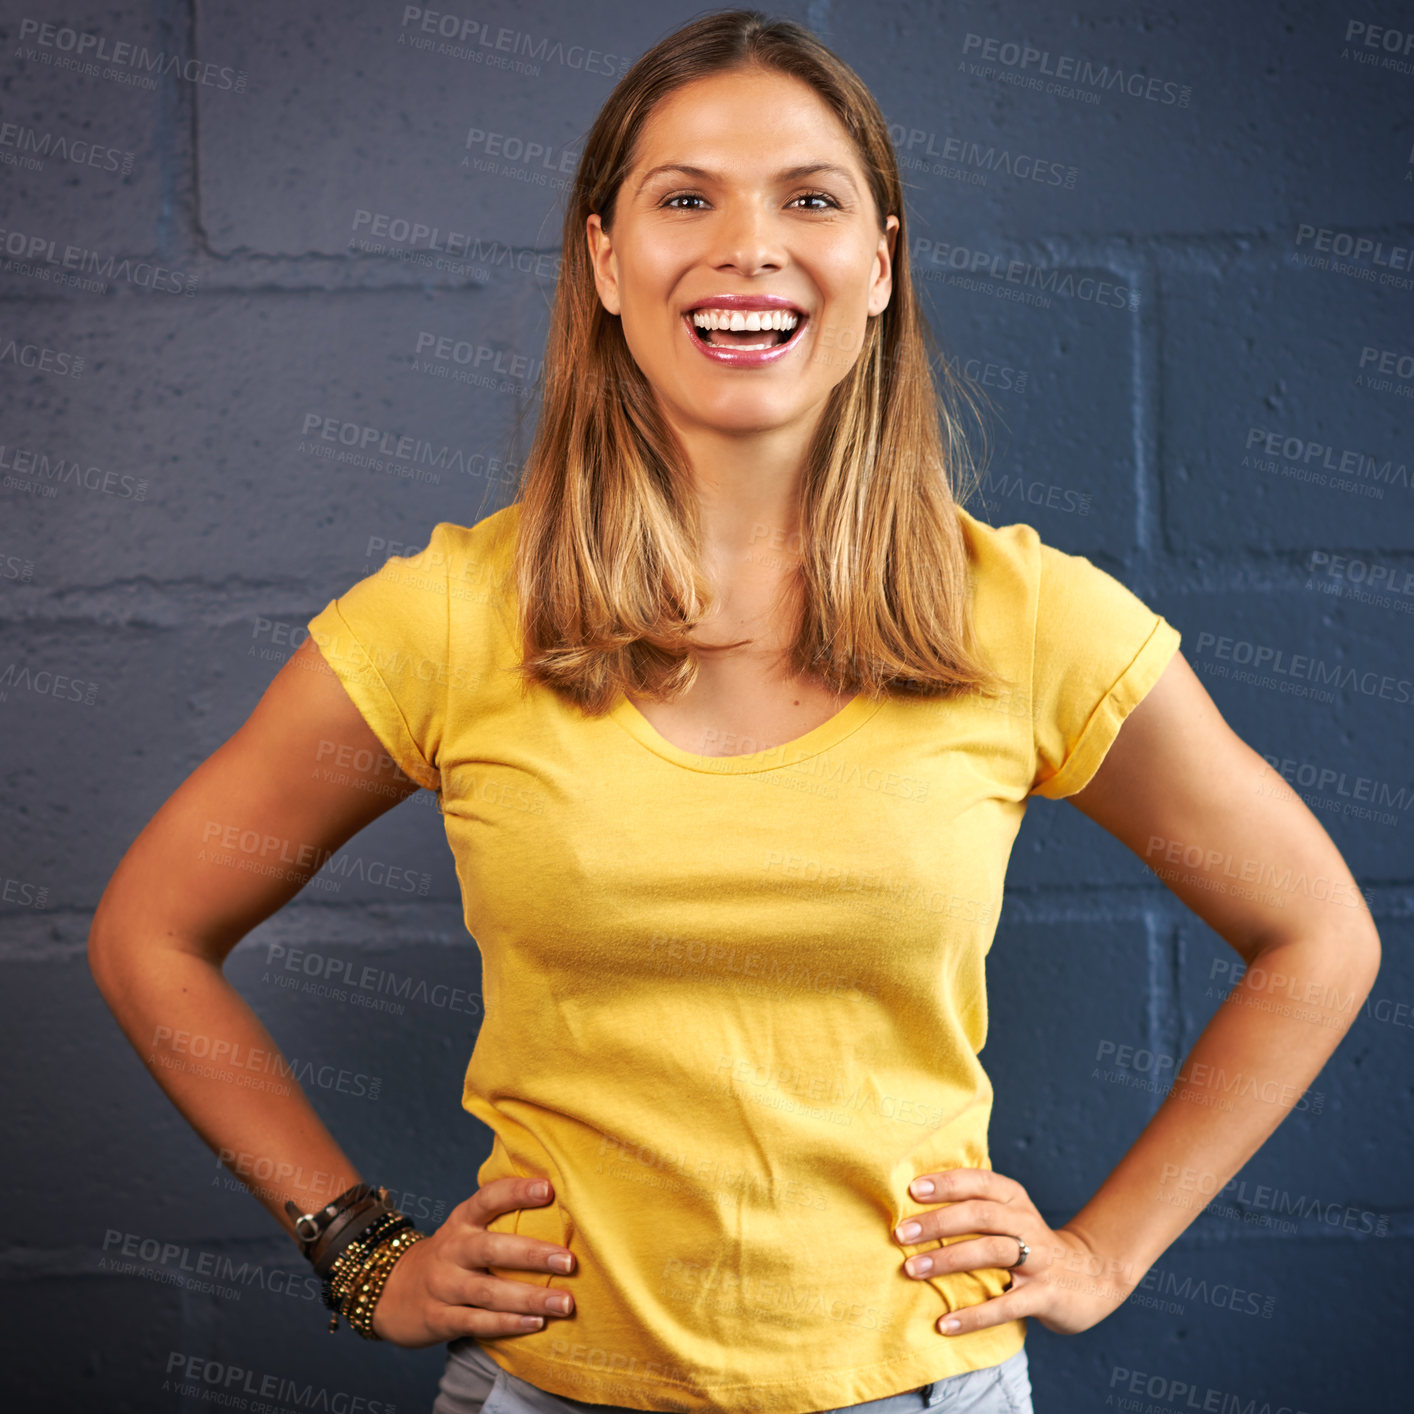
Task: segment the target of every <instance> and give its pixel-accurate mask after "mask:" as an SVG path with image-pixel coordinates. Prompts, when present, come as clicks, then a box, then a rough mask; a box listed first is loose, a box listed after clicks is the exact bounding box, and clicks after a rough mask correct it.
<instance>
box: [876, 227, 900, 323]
mask: <svg viewBox="0 0 1414 1414" xmlns="http://www.w3.org/2000/svg"><path fill="white" fill-rule="evenodd" d="M897 240H898V217H897V216H890V217H889V218H888V219H887V220H886V221H885V222H884V233H883V235H881V236H880V237H879V250H878V254H877V256H876V259H877V261H878V274H877V275H876V276H875V277H874V286H873V288H872V289H871V290H870V291H869V313H870V314H882V313H883V312H884V310H885V309H887V308H888V305H889V299H890V297H891V296H892V295H893V292H894V245H895V242H896V241H897Z"/></svg>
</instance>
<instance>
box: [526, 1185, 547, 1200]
mask: <svg viewBox="0 0 1414 1414" xmlns="http://www.w3.org/2000/svg"><path fill="white" fill-rule="evenodd" d="M549 1193H550V1185H549V1184H548V1183H544V1182H541V1183H532V1184H531V1185H530V1196H531V1197H532V1198H546V1197H548V1196H549Z"/></svg>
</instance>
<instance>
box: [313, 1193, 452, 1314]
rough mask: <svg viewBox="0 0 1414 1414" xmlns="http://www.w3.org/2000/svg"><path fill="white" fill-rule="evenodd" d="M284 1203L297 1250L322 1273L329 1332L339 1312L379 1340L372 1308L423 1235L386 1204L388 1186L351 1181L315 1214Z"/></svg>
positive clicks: (406, 1218)
mask: <svg viewBox="0 0 1414 1414" xmlns="http://www.w3.org/2000/svg"><path fill="white" fill-rule="evenodd" d="M285 1207H286V1209H287V1210H288V1212H289V1213H290V1215H291V1217H293V1218H294V1219H295V1236H296V1240H297V1241H298V1242H299V1245H300V1250H301V1251H302V1252H303V1253H304V1255H305V1256H306V1257H307V1258H308V1259H309V1261H310V1263H311V1265H312V1266H313V1267H314V1270H315V1272H316V1273H317V1274H318V1275H319V1276H321V1277H323V1278H324V1292H323V1296H324V1304H325V1305H326V1306H327V1307H328V1308H329V1309H330V1310H331V1311H332V1312H333V1313H334V1314H333V1316H332V1317H331V1318H330V1321H329V1331H330V1334H333V1332H334V1331H336V1330H338V1328H339V1317H340V1316H341V1315H342V1316H344V1317H345V1318H346V1319H347V1321H348V1323H349V1325H351V1326H352V1327H353V1328H354V1329H355V1330H356V1331H358V1333H359V1334H360V1335H362V1336H364V1337H366V1338H367V1339H369V1340H378V1339H379V1338H380V1337H379V1336H377V1335H376V1334H374V1330H373V1308H374V1306H375V1305H376V1304H377V1302H378V1298H379V1296H380V1295H382V1292H383V1285H384V1283H385V1282H386V1281H387V1280H388V1274H389V1273H390V1272H391V1271H392V1270H393V1266H394V1264H395V1263H396V1262H397V1260H398V1258H399V1257H401V1256H402V1255H403V1253H404V1252H406V1251H407V1250H408V1248H409V1247H411V1246H412V1245H413V1243H415V1242H419V1241H421V1239H422V1238H424V1237H426V1236H427V1234H426V1233H425V1232H418V1231H417V1229H416V1228H415V1227H413V1225H412V1219H411V1218H408V1217H405V1216H404V1215H403V1214H402V1213H400V1212H399V1211H398V1210H397V1209H396V1208H393V1207H390V1206H389V1204H388V1190H387V1189H386V1188H374V1187H372V1186H370V1185H369V1184H366V1183H358V1184H355V1185H354V1186H353V1187H352V1188H349V1189H347V1190H346V1191H345V1192H343V1193H341V1194H340V1195H339V1196H338V1197H337V1198H335V1199H334V1200H333V1201H332V1202H330V1203H329V1204H328V1205H327V1206H325V1207H324V1208H321V1209H320V1210H319V1211H318V1212H317V1213H305V1214H301V1213H300V1211H299V1209H298V1208H297V1207H296V1206H295V1204H294V1203H286V1204H285Z"/></svg>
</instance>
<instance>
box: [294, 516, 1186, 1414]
mask: <svg viewBox="0 0 1414 1414" xmlns="http://www.w3.org/2000/svg"><path fill="white" fill-rule="evenodd" d="M959 514H960V515H961V518H962V525H963V528H964V531H965V537H966V543H967V547H968V552H969V556H970V562H971V568H972V582H973V603H974V613H975V622H976V625H977V631H978V635H979V645H980V647H981V648H982V650H983V651H984V653H985V654H986V655H987V656H988V658H989V659H990V661H991V663H992V664H993V666H994V667H995V668H996V669H997V670H998V671H999V672H1001V673H1003V674H1004V675H1006V676H1007V677H1008V678H1009V679H1010V680H1011V681H1012V682H1013V683H1014V684H1015V685H1016V686H1015V691H1014V692H1013V693H1011V694H1009V695H1007V696H1005V697H1003V698H1002V699H1000V700H993V701H988V700H986V699H985V698H982V697H980V696H976V695H969V696H966V697H963V698H959V699H953V700H950V701H936V700H934V701H929V700H920V699H917V698H914V699H909V698H904V697H897V696H891V697H888V698H885V699H883V700H880V701H871V700H870V699H868V698H867V697H865V696H863V695H861V696H858V697H856V698H854V699H853V700H852V701H851V702H850V703H849V704H848V705H847V706H846V707H845V708H844V709H843V710H842V711H841V712H839V713H838V714H837V715H836V716H834V717H832V718H831V719H830V720H829V721H827V722H825V723H824V724H823V725H821V726H819V727H817V728H815V730H813V731H811V732H808V733H806V734H805V735H804V736H802V737H799V738H798V739H796V740H795V741H792V742H788V743H785V744H783V745H768V746H764V747H763V748H762V749H759V750H755V751H752V752H750V753H749V754H745V755H734V756H706V757H703V756H697V755H694V754H692V753H689V752H687V751H684V750H682V749H680V748H679V747H677V746H675V745H673V744H671V743H670V742H668V741H666V740H665V739H664V738H663V737H661V736H660V735H659V734H658V732H657V731H656V730H655V729H654V728H653V727H652V726H651V725H650V724H649V722H648V720H647V718H646V717H644V716H643V714H642V713H641V712H639V710H638V709H637V708H636V707H635V706H634V705H633V704H632V703H631V702H629V701H628V699H627V698H626V697H623V696H620V698H619V700H618V702H617V704H616V705H615V707H614V709H613V710H612V711H611V712H610V713H609V714H608V715H607V716H605V717H602V718H598V719H593V718H590V717H587V716H586V715H585V714H584V713H582V712H581V711H579V709H578V708H576V707H575V706H573V704H570V703H567V702H566V701H564V700H563V699H561V698H560V697H558V696H557V695H556V694H555V693H553V692H552V691H551V690H549V689H546V688H540V687H536V688H534V689H533V690H531V691H530V692H529V693H528V694H526V695H524V696H523V695H522V688H521V683H520V680H519V679H518V678H517V676H516V675H515V674H513V673H512V672H511V671H510V668H511V666H512V665H513V664H514V663H515V662H516V661H517V660H518V656H519V640H518V638H517V635H516V628H515V605H514V584H513V581H512V580H511V579H510V567H511V552H512V548H513V544H514V534H515V526H516V524H517V518H518V515H519V507H518V506H517V505H515V504H512V505H510V506H507V507H506V508H504V509H502V510H500V511H498V512H496V513H494V514H492V515H490V516H487V517H486V518H485V519H483V520H481V521H480V522H478V523H477V524H476V525H474V526H471V527H465V526H459V525H453V524H450V523H447V522H443V523H440V524H438V525H437V526H436V527H435V529H434V530H433V532H432V535H431V539H430V542H429V544H428V546H427V548H426V549H425V550H423V551H421V552H420V553H419V554H416V555H413V556H410V557H406V558H403V557H395V558H393V559H390V560H389V561H388V562H387V563H386V564H384V565H383V566H382V568H380V569H379V570H378V571H377V572H376V573H374V574H372V575H370V576H369V577H367V578H366V579H363V580H361V581H360V582H359V583H357V584H355V585H354V586H353V587H352V588H351V589H350V590H349V591H348V592H347V593H346V594H344V595H342V596H341V597H339V598H337V599H335V600H334V601H332V602H331V603H330V604H329V605H328V607H327V608H325V609H324V610H322V611H321V612H320V613H319V614H318V615H316V616H315V618H314V619H313V620H311V621H310V624H309V628H310V632H311V634H312V635H313V636H314V638H315V641H316V642H317V643H318V644H319V645H320V647H321V650H322V651H323V653H324V655H325V657H326V659H327V660H328V661H329V663H330V665H331V667H332V668H333V670H334V671H335V673H336V674H337V675H338V676H339V678H340V680H341V681H342V682H343V684H344V686H345V687H346V689H347V690H348V692H349V695H350V696H351V697H352V699H353V701H354V702H355V703H356V704H357V705H358V708H359V710H360V711H361V712H362V714H363V715H364V717H365V718H366V719H367V720H368V722H369V724H370V726H371V727H372V728H373V730H374V731H375V732H376V733H377V735H378V736H379V738H380V739H381V740H382V742H383V743H384V745H385V746H386V747H387V749H388V751H389V753H390V754H391V755H392V757H393V758H394V760H396V761H397V762H398V764H399V765H400V766H401V767H402V769H403V770H404V771H406V772H407V774H408V775H409V776H411V777H412V778H413V779H414V780H416V781H418V782H419V783H421V784H422V785H424V786H426V787H427V788H428V789H430V790H434V791H437V792H438V795H439V800H440V805H441V810H442V813H443V817H444V821H445V825H446V831H447V839H448V842H449V844H450V845H451V849H452V854H453V856H454V858H455V861H456V868H457V876H458V879H459V881H460V885H461V891H462V899H463V904H464V913H465V919H466V925H467V928H468V931H469V932H470V933H471V935H472V936H473V937H474V938H475V940H476V943H477V946H478V948H479V950H480V953H481V960H482V971H483V977H482V992H483V998H484V1002H485V1008H486V1011H485V1020H484V1023H483V1025H482V1028H481V1031H480V1034H479V1036H478V1038H477V1041H476V1045H475V1048H474V1050H473V1053H472V1056H471V1060H470V1063H469V1064H468V1066H467V1069H466V1074H465V1081H464V1086H463V1094H462V1104H463V1106H464V1107H465V1109H467V1110H468V1111H470V1112H471V1113H472V1114H473V1115H475V1116H476V1117H477V1118H479V1119H480V1120H482V1121H483V1122H484V1123H485V1124H486V1125H488V1126H489V1127H490V1128H491V1129H492V1130H493V1131H494V1134H495V1140H494V1143H493V1146H492V1150H491V1154H490V1156H489V1157H488V1158H487V1159H486V1161H485V1162H484V1163H483V1164H482V1165H481V1167H480V1169H479V1170H478V1172H477V1182H478V1184H484V1183H488V1182H490V1181H491V1180H492V1179H494V1178H499V1177H501V1176H503V1175H506V1174H521V1175H526V1174H534V1175H544V1176H547V1177H549V1178H550V1179H551V1180H552V1181H553V1184H554V1199H553V1200H552V1201H551V1202H549V1203H547V1204H546V1205H544V1206H543V1207H538V1208H524V1209H520V1210H517V1211H514V1212H511V1213H507V1214H504V1215H502V1216H501V1217H498V1218H497V1219H495V1220H494V1221H493V1222H492V1223H491V1227H492V1229H493V1230H495V1231H504V1232H520V1233H524V1234H527V1235H530V1236H532V1237H536V1238H541V1239H544V1240H547V1241H551V1242H558V1243H562V1244H564V1245H565V1246H567V1247H568V1248H569V1249H570V1250H571V1251H572V1252H574V1253H575V1255H576V1259H577V1262H576V1269H575V1271H574V1272H572V1273H571V1274H569V1275H567V1276H560V1275H554V1276H551V1275H550V1274H547V1273H542V1274H537V1273H534V1272H528V1271H522V1270H515V1269H500V1268H497V1269H493V1270H495V1271H496V1272H497V1274H498V1275H500V1276H505V1277H509V1278H511V1279H512V1280H518V1281H529V1282H533V1283H536V1284H538V1285H551V1284H553V1285H554V1286H556V1287H563V1288H567V1289H569V1290H570V1291H572V1292H573V1293H574V1298H575V1311H574V1314H573V1315H571V1316H568V1317H550V1318H548V1319H547V1321H546V1325H545V1326H544V1328H543V1329H541V1330H539V1331H533V1332H530V1333H527V1334H525V1335H516V1336H508V1337H504V1338H499V1339H495V1340H490V1341H487V1342H485V1343H484V1348H485V1350H486V1351H487V1352H488V1354H489V1355H490V1356H491V1358H492V1359H493V1360H494V1361H495V1362H496V1363H497V1364H498V1365H499V1366H501V1367H502V1368H503V1369H506V1370H509V1371H510V1372H511V1373H512V1374H513V1375H516V1376H518V1377H520V1378H521V1379H524V1380H528V1381H529V1382H531V1383H532V1384H535V1385H538V1386H539V1387H540V1388H541V1389H544V1390H548V1391H550V1392H551V1393H553V1394H557V1395H561V1396H565V1397H568V1398H572V1399H579V1400H585V1401H589V1402H591V1403H601V1404H621V1405H624V1406H627V1407H629V1408H632V1409H649V1410H720V1409H729V1410H737V1411H742V1414H757V1412H758V1411H759V1414H767V1411H769V1414H803V1411H807V1410H818V1409H822V1408H827V1407H834V1406H839V1405H850V1404H856V1403H860V1402H863V1401H866V1400H871V1399H880V1398H883V1397H884V1396H887V1395H891V1394H896V1393H899V1392H901V1391H904V1390H908V1389H912V1388H915V1387H917V1386H919V1385H922V1384H926V1383H928V1382H929V1381H931V1380H936V1379H941V1378H943V1377H944V1376H947V1375H953V1374H957V1373H960V1372H962V1371H965V1370H970V1369H977V1368H981V1367H984V1366H990V1365H995V1364H998V1363H1000V1362H1001V1361H1002V1360H1004V1359H1006V1358H1007V1357H1008V1356H1010V1355H1012V1354H1014V1353H1015V1352H1016V1351H1017V1350H1019V1349H1020V1348H1021V1345H1022V1341H1023V1338H1024V1334H1025V1323H1024V1322H1023V1321H1012V1322H1009V1323H1008V1324H1005V1325H1002V1326H999V1327H994V1328H991V1329H987V1330H983V1331H978V1332H974V1333H972V1334H970V1335H964V1336H956V1337H950V1336H945V1335H942V1334H940V1333H939V1332H938V1330H937V1328H936V1323H937V1321H938V1320H939V1318H940V1317H941V1316H942V1315H943V1314H944V1313H945V1312H947V1311H949V1310H953V1309H955V1308H957V1307H962V1306H970V1305H973V1304H975V1303H976V1302H978V1301H981V1300H984V1299H986V1298H987V1297H990V1296H995V1295H998V1294H999V1293H1001V1292H1002V1291H1004V1290H1005V1289H1006V1286H1007V1282H1008V1277H1007V1273H1006V1272H1005V1271H1003V1270H1000V1269H994V1268H988V1269H984V1270H980V1271H975V1272H967V1273H961V1274H958V1275H953V1276H945V1277H933V1278H924V1279H921V1280H920V1279H917V1278H913V1277H909V1276H908V1275H907V1274H906V1273H905V1272H904V1271H903V1269H902V1268H903V1262H904V1260H905V1258H906V1257H907V1256H909V1255H912V1254H913V1253H914V1252H921V1251H926V1250H929V1249H931V1248H934V1247H936V1246H937V1245H938V1243H937V1242H936V1241H929V1242H922V1243H916V1244H913V1245H911V1246H902V1245H900V1244H899V1243H898V1242H897V1241H896V1240H895V1239H894V1237H893V1236H892V1232H893V1229H894V1227H895V1226H896V1225H897V1224H898V1223H899V1222H900V1221H901V1220H902V1219H903V1218H904V1217H906V1216H910V1215H913V1214H915V1213H919V1212H924V1211H927V1210H928V1209H929V1208H930V1207H931V1206H933V1205H932V1204H930V1203H928V1202H919V1201H916V1200H915V1199H913V1198H912V1197H911V1196H910V1195H909V1193H908V1184H909V1183H910V1181H911V1180H912V1179H913V1178H914V1177H915V1176H916V1175H918V1174H921V1173H925V1172H929V1171H932V1170H940V1169H948V1168H957V1167H967V1168H988V1167H990V1166H991V1165H990V1160H989V1157H988V1149H987V1123H988V1119H989V1116H990V1113H991V1102H992V1088H991V1085H990V1083H989V1081H988V1078H987V1075H986V1074H985V1072H984V1071H983V1068H982V1066H981V1064H980V1063H979V1061H978V1056H977V1053H978V1051H980V1050H981V1049H982V1045H983V1042H984V1041H985V1040H986V1034H987V1003H986V993H985V989H984V960H985V958H986V954H987V951H988V949H989V947H990V946H991V942H992V938H993V935H994V933H995V930H996V926H997V917H998V911H999V909H1000V906H1001V902H1002V885H1003V880H1004V876H1005V872H1006V866H1007V860H1008V856H1009V854H1010V851H1011V845H1012V841H1013V840H1014V838H1015V836H1016V832H1017V828H1018V826H1019V825H1020V822H1021V817H1022V814H1023V812H1024V810H1025V808H1026V804H1027V799H1028V797H1029V796H1031V795H1043V796H1047V797H1049V798H1051V799H1059V798H1061V797H1063V796H1067V795H1070V794H1072V793H1073V792H1075V791H1077V790H1079V789H1080V788H1081V787H1082V786H1084V785H1085V784H1086V783H1087V782H1088V781H1089V780H1090V778H1091V776H1092V775H1093V774H1094V772H1095V770H1096V768H1097V767H1098V766H1099V764H1100V762H1101V761H1102V759H1103V758H1104V756H1105V753H1106V751H1107V750H1108V749H1109V747H1110V744H1111V743H1112V742H1113V740H1114V738H1115V735H1116V734H1117V732H1118V731H1119V728H1120V725H1121V723H1122V722H1123V720H1124V718H1125V716H1126V715H1127V714H1128V712H1129V711H1130V710H1131V709H1132V708H1133V707H1134V706H1135V704H1136V703H1138V702H1139V701H1140V699H1141V698H1142V697H1143V696H1144V694H1145V693H1146V692H1147V691H1148V689H1149V688H1150V687H1151V686H1152V685H1153V683H1154V682H1155V680H1156V679H1157V678H1158V676H1159V674H1160V672H1161V671H1162V669H1163V668H1164V666H1165V665H1166V664H1167V662H1168V661H1169V659H1170V657H1171V656H1172V654H1173V653H1174V652H1175V650H1176V649H1177V647H1178V644H1179V633H1178V631H1177V630H1176V629H1175V628H1173V627H1172V626H1171V625H1170V624H1169V623H1168V622H1167V621H1166V620H1164V619H1163V618H1162V617H1160V616H1159V615H1158V614H1156V613H1154V612H1153V611H1152V610H1151V609H1149V608H1147V607H1146V606H1145V605H1144V604H1143V603H1141V602H1140V600H1139V599H1138V598H1136V597H1135V595H1134V594H1132V593H1131V592H1130V591H1129V590H1128V589H1127V588H1125V587H1124V586H1123V585H1122V584H1120V583H1119V582H1118V581H1117V580H1116V579H1114V578H1113V577H1111V576H1110V575H1108V574H1106V573H1105V572H1104V571H1102V570H1100V569H1099V568H1098V567H1096V566H1095V565H1093V564H1092V563H1091V562H1090V561H1089V560H1087V559H1085V558H1083V557H1080V556H1073V555H1068V554H1064V553H1062V552H1061V551H1059V550H1056V549H1054V548H1052V547H1050V546H1047V545H1045V544H1043V543H1042V542H1041V541H1040V539H1039V538H1038V536H1037V534H1036V532H1035V530H1033V529H1032V528H1031V527H1030V526H1028V525H1023V524H1016V525H1008V526H1002V527H991V526H988V525H987V524H986V523H985V522H982V521H979V520H977V519H975V518H974V517H973V516H971V515H970V514H969V513H967V512H966V511H959ZM471 1191H472V1188H471V1185H470V1184H469V1185H468V1192H471Z"/></svg>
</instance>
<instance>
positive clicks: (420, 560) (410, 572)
mask: <svg viewBox="0 0 1414 1414" xmlns="http://www.w3.org/2000/svg"><path fill="white" fill-rule="evenodd" d="M456 529H457V528H456V527H455V526H453V525H451V524H449V523H447V522H441V523H439V524H438V525H437V526H436V527H435V528H434V529H433V531H432V534H431V536H430V538H429V540H428V544H427V547H426V548H425V549H423V550H420V551H419V552H418V553H417V554H415V555H407V556H404V555H394V556H391V557H390V558H389V559H388V561H387V562H386V563H385V564H384V565H383V566H382V567H381V568H380V569H378V570H376V571H375V572H374V573H373V574H371V575H369V576H368V577H367V578H366V579H361V580H359V582H358V583H357V584H355V585H354V586H353V588H351V589H350V590H348V592H347V593H345V594H341V595H339V596H338V598H336V599H332V600H330V601H329V603H328V605H327V606H326V607H325V608H323V609H322V610H320V612H319V613H318V614H316V615H315V616H314V617H313V618H312V619H310V621H309V632H310V636H311V637H312V638H313V639H314V641H315V643H316V644H318V646H319V651H320V652H321V654H323V657H324V660H325V662H327V663H328V665H329V667H330V669H331V670H332V671H333V673H334V675H335V676H336V677H337V678H338V679H339V681H340V682H341V683H342V684H343V686H344V690H345V691H346V692H347V693H348V694H349V696H350V697H351V698H352V699H353V702H354V705H355V706H356V707H357V708H358V710H359V712H360V713H361V714H362V716H363V719H364V721H366V722H367V723H368V725H369V727H370V728H372V730H373V733H374V735H376V736H377V738H378V740H379V741H381V742H382V743H383V746H384V747H385V748H386V750H387V752H388V754H389V755H390V756H391V757H392V758H393V760H394V761H396V762H397V763H398V765H399V767H401V769H402V770H403V771H404V772H405V773H406V774H407V775H408V776H410V777H411V778H412V779H413V780H414V781H416V782H417V783H418V785H420V786H424V787H426V788H427V789H428V790H437V789H438V788H439V787H440V785H441V775H440V772H439V770H438V766H437V758H438V753H439V751H440V749H441V743H442V733H443V730H444V727H445V723H446V707H447V684H448V681H449V679H450V677H451V666H450V664H449V663H448V650H449V648H450V642H449V637H450V635H449V620H450V613H449V607H448V599H449V589H448V568H447V566H448V558H449V555H450V554H451V553H453V550H454V535H455V532H456Z"/></svg>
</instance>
